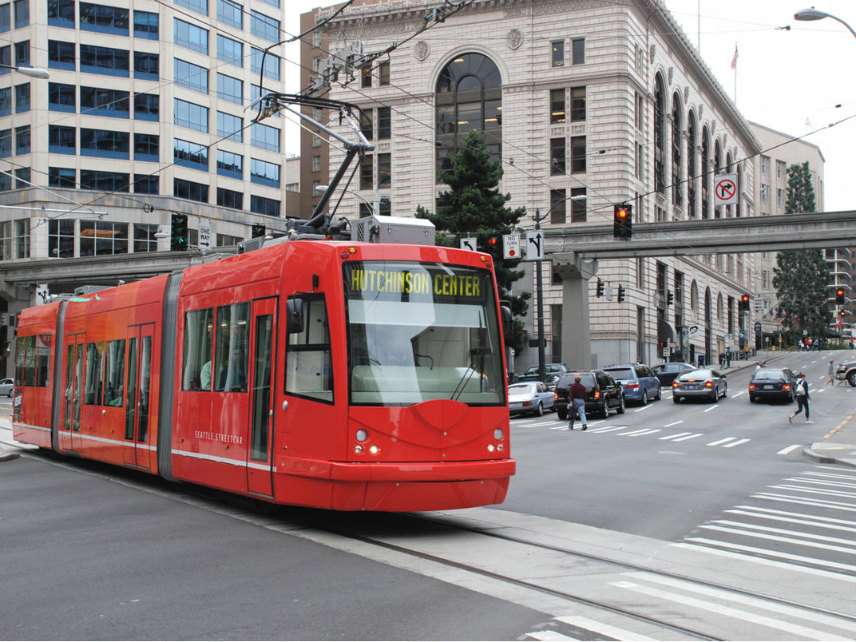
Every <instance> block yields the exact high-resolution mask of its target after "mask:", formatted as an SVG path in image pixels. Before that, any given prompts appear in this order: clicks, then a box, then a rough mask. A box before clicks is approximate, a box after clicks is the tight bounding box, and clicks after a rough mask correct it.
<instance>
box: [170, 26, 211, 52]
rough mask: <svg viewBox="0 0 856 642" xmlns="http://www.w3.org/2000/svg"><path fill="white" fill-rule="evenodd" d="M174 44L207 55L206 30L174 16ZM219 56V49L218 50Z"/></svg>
mask: <svg viewBox="0 0 856 642" xmlns="http://www.w3.org/2000/svg"><path fill="white" fill-rule="evenodd" d="M172 31H173V33H172V37H173V39H174V42H175V44H177V45H179V46H181V47H186V48H187V49H192V50H193V51H198V52H199V53H201V54H205V55H206V56H207V55H208V30H207V29H203V28H202V27H197V26H196V25H192V24H190V23H189V22H185V21H184V20H179V19H178V18H175V21H174V23H173V29H172ZM218 57H219V51H218Z"/></svg>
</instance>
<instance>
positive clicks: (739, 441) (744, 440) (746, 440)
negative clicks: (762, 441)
mask: <svg viewBox="0 0 856 642" xmlns="http://www.w3.org/2000/svg"><path fill="white" fill-rule="evenodd" d="M749 441H752V440H751V439H738V440H737V441H735V442H733V443H730V444H728V445H726V446H723V448H734V447H735V446H739V445H741V444H745V443H746V442H749Z"/></svg>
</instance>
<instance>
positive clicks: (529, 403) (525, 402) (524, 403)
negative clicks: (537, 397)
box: [523, 401, 532, 407]
mask: <svg viewBox="0 0 856 642" xmlns="http://www.w3.org/2000/svg"><path fill="white" fill-rule="evenodd" d="M531 405H532V402H531V401H524V402H523V406H524V407H525V406H531Z"/></svg>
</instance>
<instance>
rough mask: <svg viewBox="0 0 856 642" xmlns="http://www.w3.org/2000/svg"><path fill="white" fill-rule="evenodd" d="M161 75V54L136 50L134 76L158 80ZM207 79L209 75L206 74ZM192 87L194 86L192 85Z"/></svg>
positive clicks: (141, 78)
mask: <svg viewBox="0 0 856 642" xmlns="http://www.w3.org/2000/svg"><path fill="white" fill-rule="evenodd" d="M159 77H160V56H159V55H158V54H155V53H145V52H142V51H135V52H134V78H136V79H137V80H157V79H158V78H159ZM205 79H206V81H207V79H208V76H207V74H206V76H205ZM191 89H192V87H191Z"/></svg>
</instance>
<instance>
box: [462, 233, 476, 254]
mask: <svg viewBox="0 0 856 642" xmlns="http://www.w3.org/2000/svg"><path fill="white" fill-rule="evenodd" d="M478 244H479V240H478V239H477V238H476V237H475V236H465V237H463V238H462V239H461V249H462V250H469V251H470V252H475V251H476V250H477V249H478Z"/></svg>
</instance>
